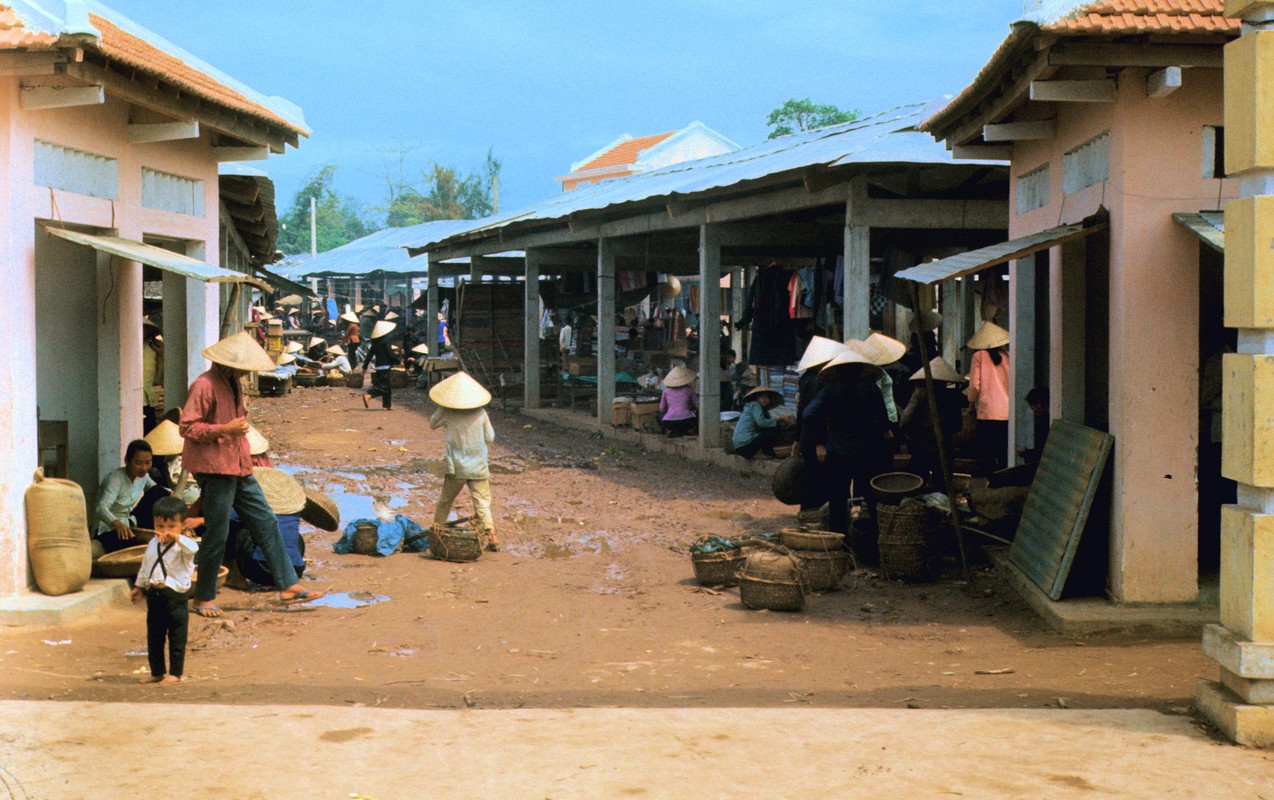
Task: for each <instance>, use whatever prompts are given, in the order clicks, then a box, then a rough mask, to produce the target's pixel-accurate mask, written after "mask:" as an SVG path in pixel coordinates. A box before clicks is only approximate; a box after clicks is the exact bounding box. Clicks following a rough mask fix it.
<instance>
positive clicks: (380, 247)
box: [274, 219, 474, 280]
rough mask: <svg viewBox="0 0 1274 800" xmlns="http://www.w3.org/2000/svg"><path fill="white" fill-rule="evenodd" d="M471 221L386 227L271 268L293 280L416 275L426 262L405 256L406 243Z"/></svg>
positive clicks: (421, 271)
mask: <svg viewBox="0 0 1274 800" xmlns="http://www.w3.org/2000/svg"><path fill="white" fill-rule="evenodd" d="M473 224H474V221H473V220H451V219H447V220H438V221H435V222H424V223H421V224H420V225H411V226H409V227H406V228H386V229H384V230H382V231H377V232H376V233H373V234H370V235H368V236H364V237H363V238H361V239H355V240H354V241H352V242H349V243H348V244H343V245H341V246H340V247H334V248H332V249H331V250H328V251H327V252H326V253H319V254H318V255H316V256H314V257H313V258H310V257H301V258H300V259H299V260H298V259H297V258H293V259H290V262H291V263H288V264H286V265H283V264H276V265H275V266H274V271H275V272H277V273H279V274H281V275H283V276H284V277H287V278H291V279H293V280H299V279H303V278H308V277H310V276H318V277H333V276H337V275H368V274H371V273H373V272H387V273H395V274H400V275H405V274H420V273H423V272H425V271H426V270H427V268H428V263H427V262H425V261H421V260H420V259H413V258H412V257H411V256H409V255H408V254H407V250H406V247H407V246H408V245H409V244H412V243H414V242H417V241H419V240H420V239H421V238H437V237H445V236H449V235H450V234H451V233H453V232H455V231H459V230H463V229H465V228H468V227H471V226H472V225H473Z"/></svg>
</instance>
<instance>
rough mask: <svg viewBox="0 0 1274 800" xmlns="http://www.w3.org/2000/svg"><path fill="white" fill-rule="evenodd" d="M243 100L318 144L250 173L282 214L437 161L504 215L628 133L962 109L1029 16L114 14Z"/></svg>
mask: <svg viewBox="0 0 1274 800" xmlns="http://www.w3.org/2000/svg"><path fill="white" fill-rule="evenodd" d="M106 3H107V5H109V6H111V7H112V8H114V9H116V10H118V11H120V12H121V13H123V14H125V15H126V16H129V17H131V18H132V19H134V20H135V21H137V22H138V23H140V24H141V25H143V26H145V27H147V28H150V29H151V30H153V31H155V32H157V33H158V34H160V35H161V36H163V37H165V38H167V39H170V40H171V41H173V42H175V43H176V44H178V45H180V46H181V47H183V48H185V49H186V50H188V51H190V52H191V53H194V54H195V55H197V56H199V57H200V58H202V59H204V60H205V61H207V62H209V63H211V64H213V65H214V66H216V67H218V68H219V69H221V70H223V71H225V72H227V73H229V74H230V75H233V76H234V77H235V78H237V79H239V80H241V81H243V82H244V83H246V84H248V85H249V86H251V87H253V88H254V89H256V90H258V91H260V92H262V93H264V94H268V95H280V96H283V97H286V98H287V99H289V100H291V101H292V102H294V103H296V104H298V105H300V106H301V107H302V108H303V109H304V111H305V115H306V120H307V122H308V123H309V125H310V127H311V128H312V129H313V131H314V134H313V136H312V137H311V138H309V139H303V140H302V143H301V147H300V149H299V150H296V151H292V150H289V152H288V153H287V154H286V155H283V156H273V157H271V158H270V160H269V161H268V162H263V163H262V162H258V163H256V164H254V165H253V166H258V167H262V168H264V169H266V170H267V171H268V172H269V173H270V175H271V176H272V177H273V178H274V180H275V182H276V184H277V186H278V190H279V197H280V204H281V205H286V204H288V203H290V202H291V199H292V197H293V195H294V194H295V192H296V191H297V189H298V188H299V187H300V186H301V185H302V184H303V182H304V180H305V178H306V176H307V175H309V174H310V173H312V172H314V171H315V170H316V169H318V168H319V167H320V166H322V165H323V164H326V163H329V162H330V163H335V164H336V165H337V167H338V173H337V188H338V190H339V191H341V192H342V193H345V194H349V195H352V196H354V197H356V198H358V199H359V200H361V201H362V202H364V203H365V204H367V205H368V206H375V205H377V204H380V203H383V202H384V200H385V194H386V190H385V176H386V175H390V174H394V175H396V174H397V172H398V169H399V167H398V161H399V157H398V155H396V151H405V152H406V156H405V169H404V171H405V173H406V177H407V179H408V180H409V181H410V180H413V179H414V178H416V177H418V176H419V175H420V174H421V173H422V172H423V170H424V169H425V167H426V166H427V165H428V163H429V162H430V161H431V160H434V161H438V162H439V163H442V164H446V165H449V166H454V167H457V168H459V169H460V170H461V171H462V172H469V171H474V170H477V169H478V168H479V167H480V165H481V164H482V161H483V159H484V157H485V155H486V152H487V148H493V149H494V151H495V154H496V156H497V157H498V158H500V159H501V160H502V161H503V162H504V168H503V171H502V173H501V208H502V209H503V210H511V209H513V208H516V207H520V206H524V205H527V204H529V203H533V202H535V201H537V200H539V199H542V198H544V197H546V196H548V195H549V194H552V193H555V192H557V191H559V190H560V184H558V183H557V182H555V181H554V180H553V179H554V178H555V177H557V176H559V175H562V174H564V173H565V172H566V171H567V170H568V169H569V165H570V164H571V162H573V161H577V160H579V159H581V158H583V157H584V156H586V155H588V154H590V153H592V152H593V151H594V150H596V149H598V148H599V147H602V146H604V145H606V144H607V143H609V142H611V141H613V140H614V139H615V138H617V137H618V136H619V135H620V134H623V133H631V134H633V135H634V136H641V135H645V134H650V133H658V132H661V131H666V130H674V129H676V128H680V127H682V126H684V125H685V124H687V123H689V122H690V121H691V120H695V119H698V120H701V121H702V122H704V123H705V124H707V125H708V126H709V127H711V128H714V129H716V130H717V131H719V132H721V133H723V134H725V135H726V136H728V137H729V138H731V139H733V140H734V141H736V142H738V143H739V144H742V145H745V146H746V145H748V144H753V143H756V142H758V141H760V140H762V139H764V138H765V136H766V134H767V132H768V129H767V128H766V125H765V118H766V116H767V115H768V114H769V112H770V111H771V110H772V109H774V108H776V107H778V106H780V105H781V104H782V103H783V101H784V100H786V99H788V98H791V97H796V98H802V97H809V98H811V99H812V100H814V101H815V102H821V103H833V104H835V105H838V106H840V107H842V108H851V109H858V110H860V111H863V112H871V111H879V110H883V109H886V108H890V107H892V106H895V105H898V104H900V103H904V102H911V101H916V100H929V99H932V98H935V97H938V96H940V95H943V94H954V93H956V92H958V91H959V90H960V89H962V88H963V87H964V86H965V85H967V84H968V83H969V81H970V80H971V79H972V77H973V76H974V75H975V74H976V73H977V71H978V69H979V68H981V66H982V65H983V64H984V63H985V62H986V61H987V59H988V58H989V57H990V56H991V53H992V52H994V50H995V48H996V47H997V46H998V45H999V44H1000V42H1001V41H1003V39H1004V37H1005V36H1006V35H1007V33H1008V26H1009V23H1010V22H1012V21H1013V20H1014V19H1015V18H1017V17H1018V16H1020V14H1021V12H1022V0H870V1H869V0H837V1H835V2H833V1H832V0H807V1H806V0H780V1H779V2H774V0H769V1H768V2H763V1H762V0H697V1H691V2H686V0H681V2H670V1H669V0H648V2H644V3H627V2H624V3H619V2H609V1H608V0H549V2H543V1H541V2H529V1H525V2H515V1H514V0H490V1H487V0H467V1H462V0H455V1H454V2H434V1H433V0H371V1H370V2H366V3H352V2H332V1H331V0H310V2H299V1H298V0H272V1H271V2H262V1H261V0H214V1H213V2H189V0H184V1H183V0H178V1H177V2H174V1H173V0H106Z"/></svg>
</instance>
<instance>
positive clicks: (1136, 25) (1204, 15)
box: [1043, 0, 1241, 34]
mask: <svg viewBox="0 0 1274 800" xmlns="http://www.w3.org/2000/svg"><path fill="white" fill-rule="evenodd" d="M1240 25H1241V23H1240V22H1239V20H1237V19H1229V18H1228V17H1226V16H1225V2H1224V0H1102V1H1101V2H1097V3H1089V4H1088V5H1086V6H1083V7H1082V8H1080V9H1078V10H1077V11H1076V13H1074V14H1072V15H1070V16H1068V17H1066V18H1065V19H1061V20H1058V21H1057V22H1054V23H1052V24H1049V25H1045V26H1044V27H1043V30H1046V31H1050V32H1053V33H1063V34H1068V33H1069V34H1104V33H1105V34H1111V33H1113V34H1138V33H1217V32H1222V33H1224V32H1229V31H1238V30H1239V27H1240Z"/></svg>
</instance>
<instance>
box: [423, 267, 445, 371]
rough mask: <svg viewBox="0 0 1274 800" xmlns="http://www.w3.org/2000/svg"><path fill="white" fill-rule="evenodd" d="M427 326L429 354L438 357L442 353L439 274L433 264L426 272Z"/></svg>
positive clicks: (426, 339)
mask: <svg viewBox="0 0 1274 800" xmlns="http://www.w3.org/2000/svg"><path fill="white" fill-rule="evenodd" d="M425 316H426V317H427V319H426V320H425V326H426V329H427V330H428V334H427V335H426V338H425V341H426V342H428V343H429V355H431V356H432V357H434V358H438V357H439V356H441V355H442V352H441V350H442V349H441V348H440V347H438V276H437V275H436V274H435V270H434V269H433V267H432V265H431V266H430V269H429V272H428V273H426V274H425Z"/></svg>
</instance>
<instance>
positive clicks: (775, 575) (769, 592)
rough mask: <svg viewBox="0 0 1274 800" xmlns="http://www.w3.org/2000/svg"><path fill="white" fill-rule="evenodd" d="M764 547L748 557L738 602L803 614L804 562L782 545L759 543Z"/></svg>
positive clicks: (753, 606)
mask: <svg viewBox="0 0 1274 800" xmlns="http://www.w3.org/2000/svg"><path fill="white" fill-rule="evenodd" d="M749 543H750V544H755V545H759V546H764V547H765V549H763V550H758V551H757V552H754V553H752V554H751V555H749V556H748V560H747V561H746V562H744V564H743V571H742V572H741V573H740V574H739V599H740V600H742V601H743V605H745V606H747V607H748V608H754V609H758V610H760V609H765V610H769V611H801V610H802V609H804V608H805V583H804V579H803V578H802V576H801V561H800V559H798V558H796V557H795V556H794V555H792V551H791V550H788V549H787V548H786V547H783V546H782V545H771V544H769V543H767V542H762V541H760V540H751V541H750V542H749Z"/></svg>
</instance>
